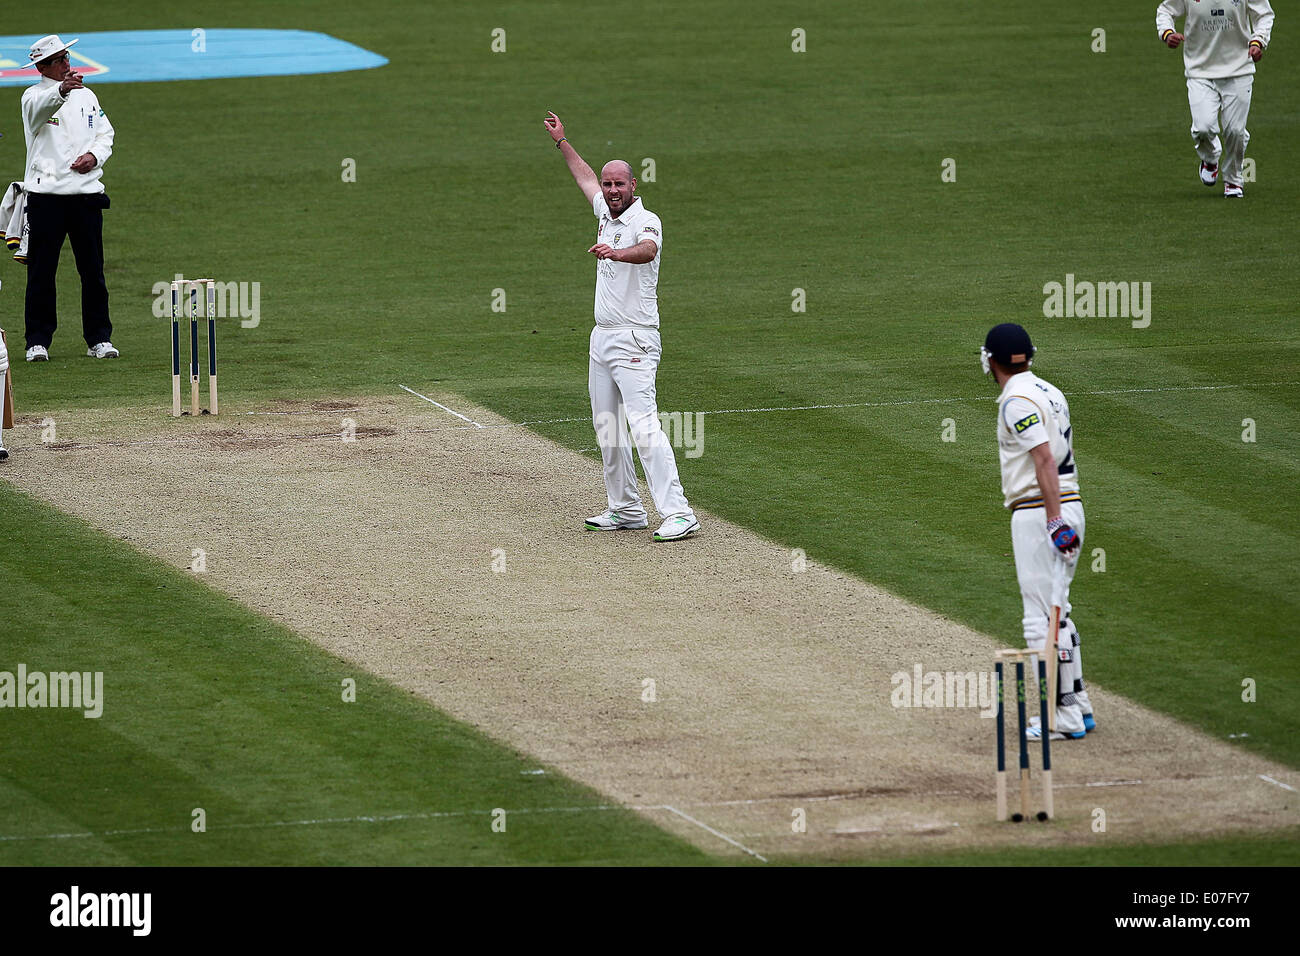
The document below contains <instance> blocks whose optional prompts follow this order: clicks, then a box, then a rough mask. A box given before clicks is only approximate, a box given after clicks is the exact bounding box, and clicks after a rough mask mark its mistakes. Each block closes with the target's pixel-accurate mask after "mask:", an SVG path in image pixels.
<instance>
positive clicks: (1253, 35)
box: [1156, 0, 1273, 80]
mask: <svg viewBox="0 0 1300 956" xmlns="http://www.w3.org/2000/svg"><path fill="white" fill-rule="evenodd" d="M1181 16H1186V17H1187V19H1186V21H1185V22H1184V23H1183V29H1182V33H1183V35H1184V37H1186V39H1184V40H1183V72H1184V73H1185V74H1186V75H1187V77H1188V79H1200V80H1224V79H1228V78H1229V77H1233V76H1245V75H1246V74H1248V73H1254V72H1255V61H1254V60H1252V59H1251V58H1250V54H1249V47H1250V41H1251V40H1258V41H1259V43H1260V46H1262V47H1264V48H1265V49H1267V48H1268V40H1269V36H1270V35H1271V34H1272V32H1273V8H1272V7H1271V6H1270V5H1269V2H1268V0H1164V3H1162V4H1160V6H1159V7H1157V8H1156V33H1157V34H1159V35H1160V36H1161V37H1163V36H1164V34H1165V31H1166V30H1174V31H1175V32H1178V31H1177V29H1176V28H1175V26H1174V20H1175V19H1176V18H1178V17H1181Z"/></svg>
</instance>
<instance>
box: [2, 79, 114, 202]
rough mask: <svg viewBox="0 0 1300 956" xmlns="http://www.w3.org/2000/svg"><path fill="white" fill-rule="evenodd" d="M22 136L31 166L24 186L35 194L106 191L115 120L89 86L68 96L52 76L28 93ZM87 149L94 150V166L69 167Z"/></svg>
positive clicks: (86, 151) (24, 107)
mask: <svg viewBox="0 0 1300 956" xmlns="http://www.w3.org/2000/svg"><path fill="white" fill-rule="evenodd" d="M22 108H23V134H24V135H25V136H26V138H27V169H26V170H25V171H24V173H23V176H24V182H23V188H24V189H26V190H27V191H28V192H32V193H58V194H61V195H76V194H78V193H102V192H103V191H104V184H103V183H102V182H101V181H100V180H101V179H102V178H103V175H104V164H105V163H106V162H108V157H110V156H112V155H113V124H112V123H110V122H109V121H108V117H107V116H105V115H104V111H103V110H102V109H101V108H100V106H99V99H98V97H96V96H95V94H94V93H92V92H91V91H90V90H87V89H80V90H73V91H72V92H71V93H69V94H68V95H67V96H66V97H64V96H63V95H62V94H60V93H59V83H58V82H57V81H55V80H52V79H50V78H49V77H47V76H43V77H41V81H40V82H39V83H37V84H36V85H35V86H29V87H28V88H27V89H26V90H24V91H23V107H22ZM83 153H94V155H95V159H96V160H98V162H97V163H95V168H94V169H92V170H91V171H90V172H88V173H75V172H73V171H72V170H71V169H70V168H69V167H70V166H71V165H72V162H73V160H75V159H76V158H77V157H78V156H80V155H82V154H83Z"/></svg>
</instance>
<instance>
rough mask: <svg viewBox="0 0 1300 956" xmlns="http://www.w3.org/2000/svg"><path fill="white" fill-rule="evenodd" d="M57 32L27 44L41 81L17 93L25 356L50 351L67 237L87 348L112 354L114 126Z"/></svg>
mask: <svg viewBox="0 0 1300 956" xmlns="http://www.w3.org/2000/svg"><path fill="white" fill-rule="evenodd" d="M76 42H77V41H76V40H72V41H70V42H68V43H64V42H63V41H62V40H60V39H59V37H58V36H57V35H55V34H52V35H50V36H45V37H41V38H40V39H39V40H37V41H36V42H35V43H33V44H32V48H31V52H30V54H29V58H30V59H31V61H32V62H33V63H34V64H36V69H37V71H38V72H39V73H40V74H41V80H40V82H39V83H37V84H36V85H35V86H31V87H28V88H27V89H26V90H25V91H24V92H23V101H22V113H23V132H24V133H25V135H26V137H27V168H26V170H25V171H24V181H23V189H24V192H25V195H26V200H27V226H28V246H27V302H26V318H27V361H29V362H44V361H48V360H49V357H50V351H49V350H50V341H51V339H53V338H54V329H55V326H56V325H57V324H58V315H57V296H56V290H55V281H54V280H55V274H56V273H57V272H58V268H59V253H60V252H61V251H62V249H63V240H64V239H65V238H66V239H68V240H69V241H70V242H71V244H72V254H73V256H75V257H76V260H77V272H78V274H79V275H80V276H81V329H82V334H83V335H84V336H85V339H86V354H87V355H89V356H92V357H94V358H100V359H102V358H117V354H118V353H117V349H115V348H113V343H112V342H110V341H109V339H110V337H111V336H112V332H113V324H112V323H111V322H110V321H109V318H108V285H107V283H105V281H104V242H103V232H104V210H105V209H107V208H108V195H107V194H106V193H105V192H104V183H103V175H104V164H105V163H106V162H108V158H109V156H111V155H113V124H112V123H110V122H109V121H108V117H107V116H106V115H105V114H104V110H103V109H102V108H101V107H100V105H99V99H98V98H97V97H96V96H95V94H94V93H92V92H91V91H90V90H88V89H86V88H85V87H84V86H83V85H82V82H81V80H82V78H81V75H80V74H79V73H77V72H75V71H74V70H73V69H72V66H71V63H70V61H69V57H68V49H69V48H70V47H72V45H73V44H75V43H76Z"/></svg>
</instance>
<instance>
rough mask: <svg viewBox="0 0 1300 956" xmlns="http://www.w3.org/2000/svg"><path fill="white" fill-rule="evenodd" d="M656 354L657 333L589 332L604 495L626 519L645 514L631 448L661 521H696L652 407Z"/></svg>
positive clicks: (590, 372) (593, 418)
mask: <svg viewBox="0 0 1300 956" xmlns="http://www.w3.org/2000/svg"><path fill="white" fill-rule="evenodd" d="M660 351H661V350H660V340H659V331H658V330H657V329H642V328H635V329H634V328H626V327H624V328H616V329H615V328H605V327H603V326H599V325H598V326H596V327H595V328H594V329H592V330H591V344H590V349H589V352H588V358H589V363H588V373H587V390H588V391H589V392H590V394H591V421H592V424H593V425H594V426H595V428H596V441H597V444H599V445H600V457H601V459H602V460H603V461H604V463H605V494H606V496H607V497H608V499H609V508H610V510H611V511H617V512H619V513H620V514H622V515H625V516H626V517H629V518H640V517H642V516H644V515H645V513H646V511H645V505H644V504H642V502H641V495H640V493H639V492H638V491H637V487H636V469H635V467H634V466H633V464H632V444H633V443H635V444H636V450H637V453H638V454H639V455H640V456H641V467H642V468H643V469H644V470H645V477H646V483H647V484H648V485H649V486H650V496H651V497H652V498H653V499H654V503H655V510H656V511H658V512H659V517H660V518H662V519H664V520H667V519H668V518H672V517H675V516H678V515H681V516H684V517H694V512H692V511H691V506H690V504H688V503H687V501H686V495H685V494H684V493H683V492H682V483H681V480H680V479H679V478H678V477H677V459H676V458H675V457H674V456H673V448H672V445H671V443H670V442H669V441H668V436H667V435H666V434H665V433H664V430H663V426H662V425H661V424H660V421H659V408H658V406H657V405H656V404H655V372H656V371H658V369H659V356H660ZM629 429H630V430H631V433H632V441H631V442H629V441H628V430H629Z"/></svg>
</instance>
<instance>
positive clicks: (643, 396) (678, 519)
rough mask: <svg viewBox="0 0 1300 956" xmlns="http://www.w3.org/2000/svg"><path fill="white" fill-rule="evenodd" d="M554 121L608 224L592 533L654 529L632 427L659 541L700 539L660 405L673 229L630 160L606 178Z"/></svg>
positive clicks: (601, 273)
mask: <svg viewBox="0 0 1300 956" xmlns="http://www.w3.org/2000/svg"><path fill="white" fill-rule="evenodd" d="M545 123H546V131H547V132H548V133H550V134H551V139H552V140H553V141H554V143H555V146H556V148H557V149H558V150H559V151H560V155H562V156H563V157H564V162H565V164H566V165H567V166H568V167H569V172H570V173H571V174H572V175H573V179H574V181H575V182H576V183H577V184H578V188H580V189H581V190H582V194H583V195H584V196H586V197H587V202H588V203H590V204H591V211H592V214H593V215H594V216H595V217H596V219H597V220H598V222H599V225H598V226H597V230H596V244H595V245H593V246H592V247H591V248H590V249H588V250H587V251H588V252H589V253H591V254H592V255H594V256H595V257H596V303H595V313H594V314H595V320H596V327H595V328H593V329H592V330H591V340H590V344H589V346H588V353H587V358H588V366H587V390H588V392H589V393H590V395H591V419H592V424H593V425H595V428H596V443H597V444H598V445H600V456H601V459H602V461H603V462H604V466H605V495H606V498H607V499H608V501H609V510H608V511H606V512H605V513H604V514H599V515H595V516H594V517H591V518H588V519H587V521H586V522H585V527H586V529H587V530H588V531H621V530H624V529H634V528H645V527H648V526H649V516H648V515H647V514H646V510H645V505H644V504H643V503H642V501H641V495H640V493H639V492H638V491H637V486H636V470H635V468H634V467H633V464H632V448H631V447H630V446H629V445H628V441H627V433H628V430H629V428H630V429H631V432H632V439H633V441H634V442H635V443H636V448H637V453H638V454H639V455H640V456H641V466H642V467H643V468H644V469H645V477H646V484H648V485H649V486H650V496H651V497H652V498H653V499H654V503H655V510H657V511H658V512H659V517H660V518H662V519H663V524H662V525H660V527H659V530H658V531H656V532H655V533H654V540H655V541H680V540H682V539H683V538H685V537H687V536H688V535H692V534H694V533H695V532H696V531H698V530H699V528H700V522H699V521H698V520H697V519H696V517H695V512H694V511H693V510H692V509H691V506H690V504H689V503H688V502H687V501H686V495H685V493H684V492H683V491H682V483H681V480H680V479H679V478H678V475H677V460H676V458H674V457H673V449H672V445H671V444H670V443H669V441H668V436H667V435H665V434H664V430H663V425H662V424H661V423H660V421H659V409H658V407H657V406H656V404H655V372H656V371H657V370H658V368H659V356H660V355H661V345H660V339H659V302H658V283H659V255H660V252H661V251H662V249H663V224H662V223H661V222H660V221H659V217H658V216H656V215H655V214H654V213H652V212H650V210H648V209H646V208H645V204H644V203H642V202H641V200H640V198H639V197H638V196H636V195H635V192H636V179H635V177H633V175H632V167H631V166H630V165H629V164H628V163H627V162H626V161H625V160H621V159H615V160H612V161H610V162H608V163H606V164H605V166H604V168H603V169H602V170H601V171H600V178H599V179H597V178H596V174H595V173H594V172H592V170H591V167H590V166H588V165H587V163H586V161H584V160H583V158H582V157H581V156H579V155H578V153H577V151H575V150H574V148H573V145H572V144H571V143H570V142H569V140H568V137H566V136H565V135H564V124H562V123H561V122H560V118H559V117H558V116H556V115H555V114H554V113H550V114H549V115H548V116H547V118H546V120H545ZM624 413H625V414H626V419H625V418H624Z"/></svg>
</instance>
